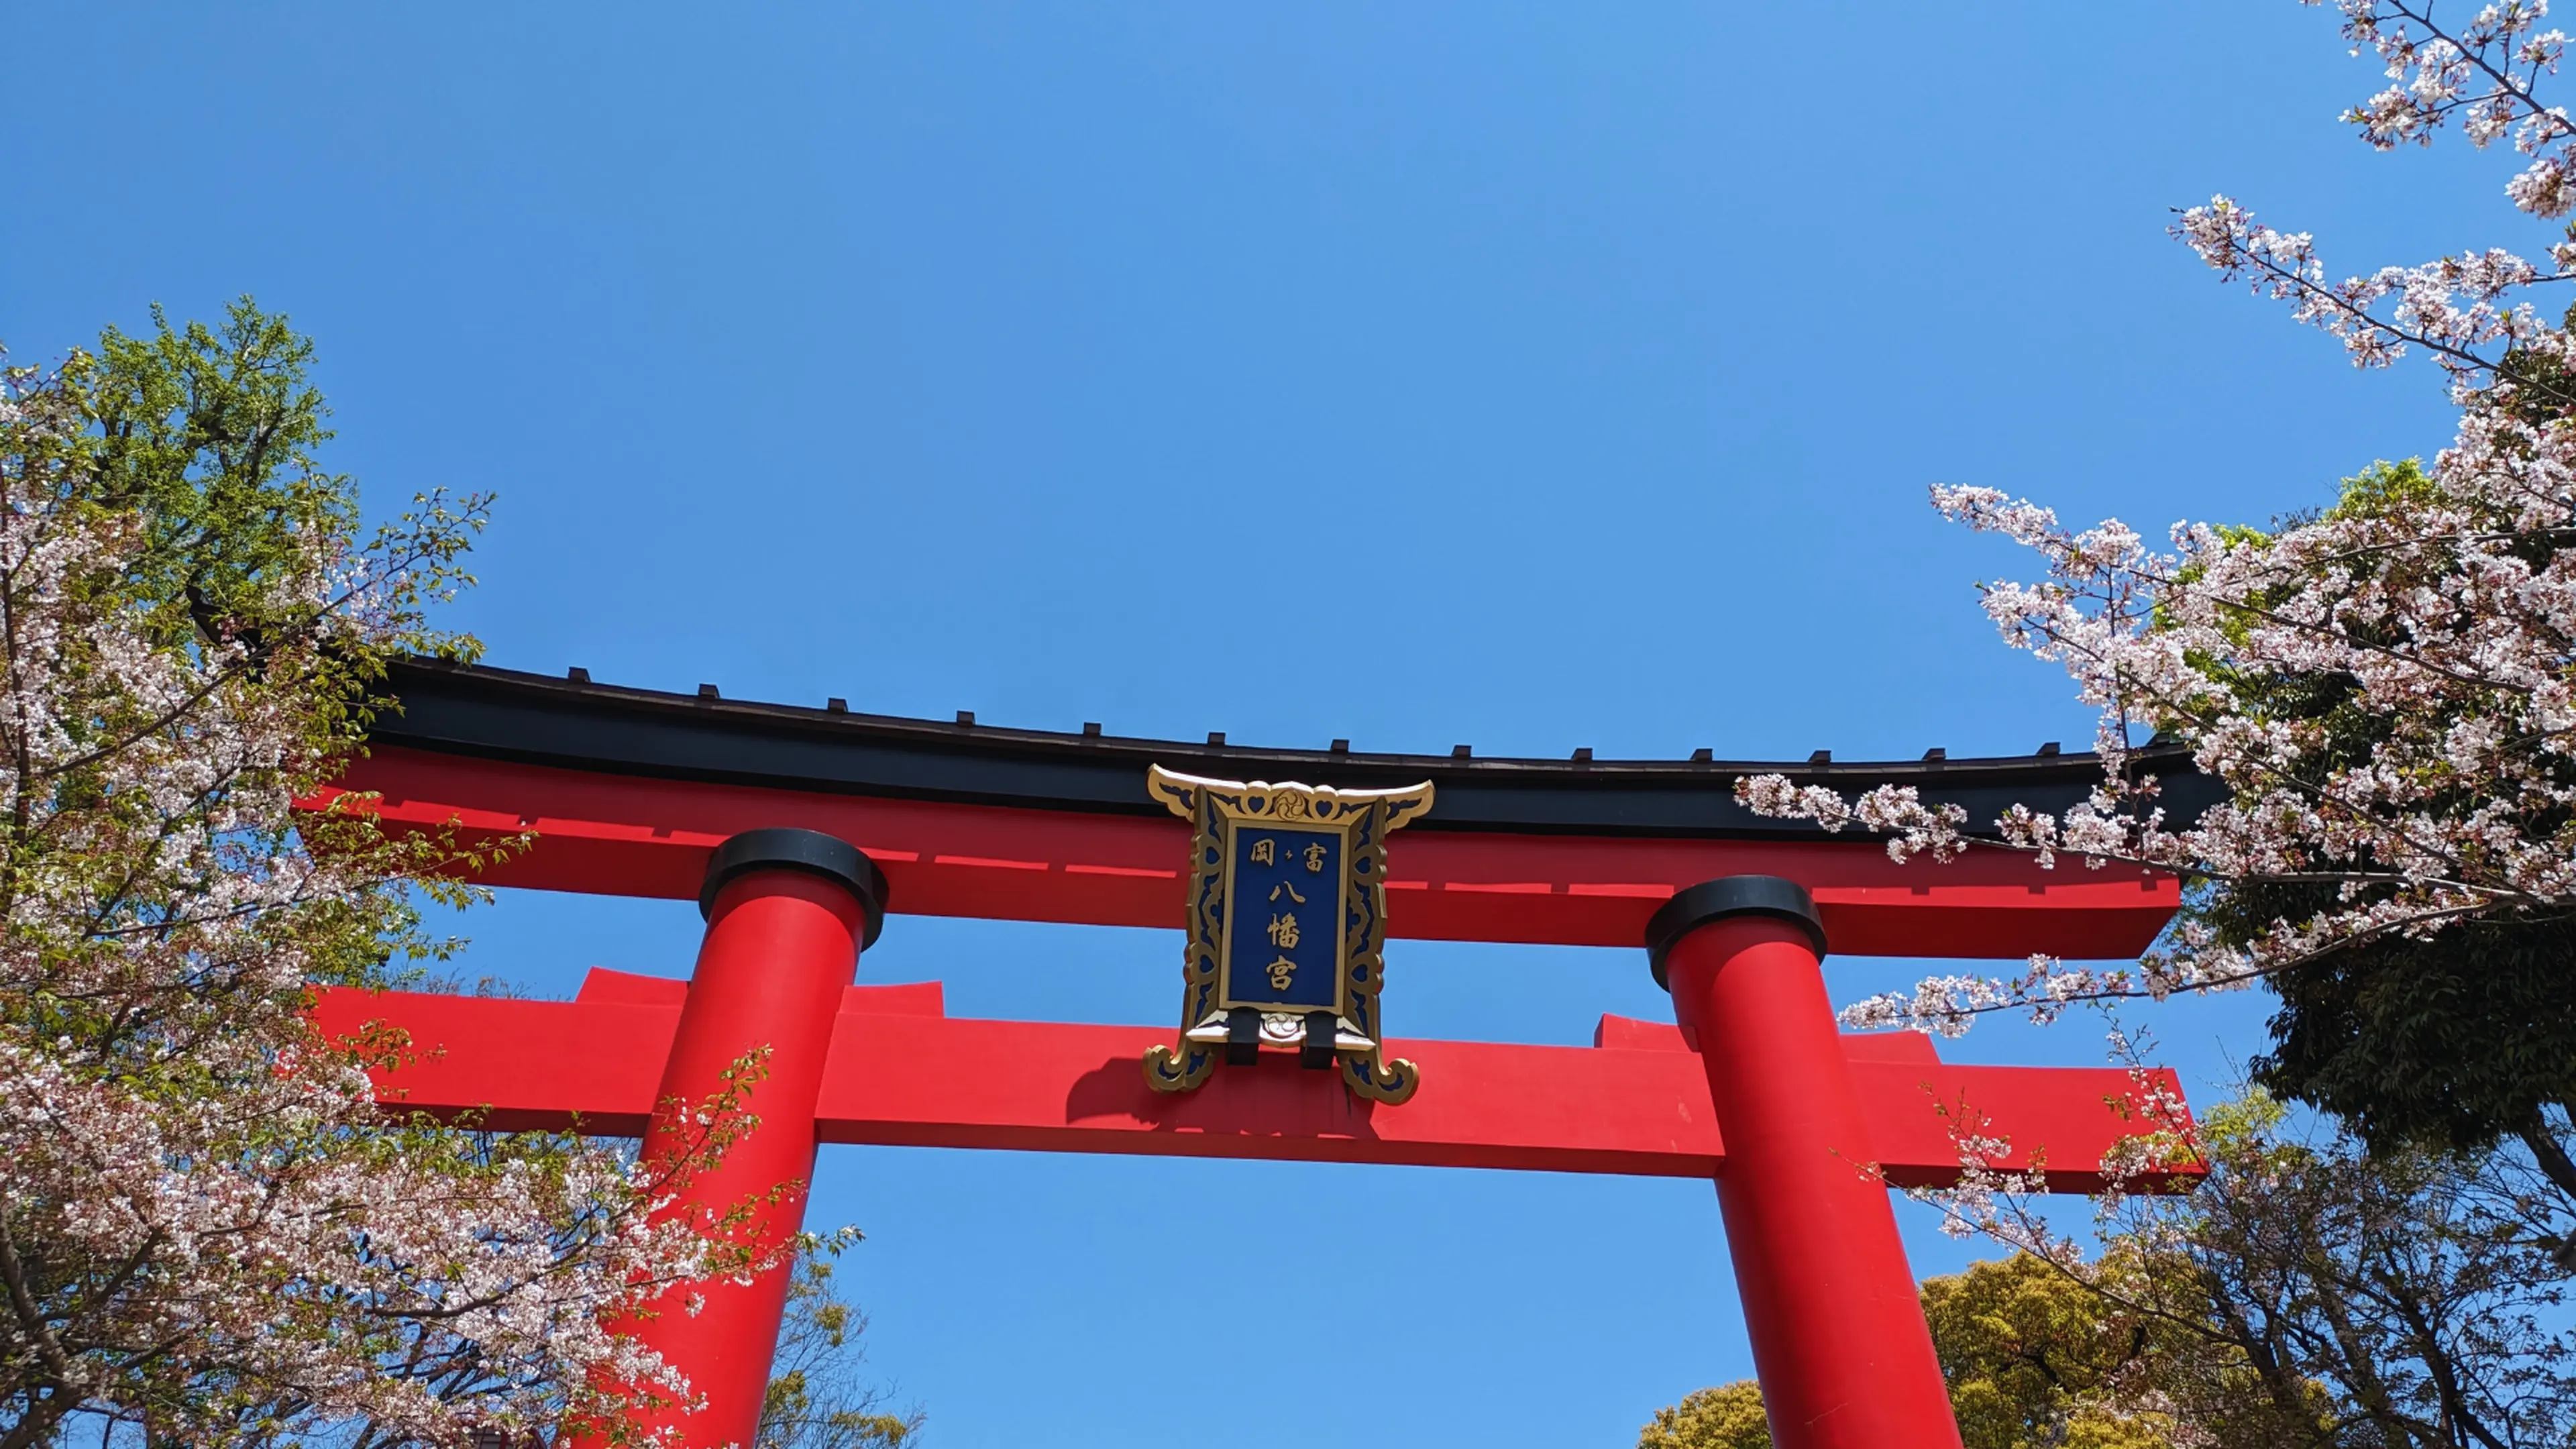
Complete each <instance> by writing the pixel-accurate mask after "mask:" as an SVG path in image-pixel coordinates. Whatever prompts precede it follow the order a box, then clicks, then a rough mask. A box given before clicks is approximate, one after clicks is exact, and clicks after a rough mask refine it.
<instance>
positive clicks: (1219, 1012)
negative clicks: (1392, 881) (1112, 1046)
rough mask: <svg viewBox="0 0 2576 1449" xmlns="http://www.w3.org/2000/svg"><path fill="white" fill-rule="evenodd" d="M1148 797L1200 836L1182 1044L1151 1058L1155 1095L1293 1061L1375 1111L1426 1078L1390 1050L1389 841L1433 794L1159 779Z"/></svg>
mask: <svg viewBox="0 0 2576 1449" xmlns="http://www.w3.org/2000/svg"><path fill="white" fill-rule="evenodd" d="M1147 787H1148V788H1149V789H1150V790H1151V791H1152V792H1153V794H1154V796H1155V798H1157V799H1159V800H1161V801H1162V802H1163V803H1164V804H1165V805H1166V806H1168V807H1170V809H1171V810H1172V812H1173V813H1174V814H1176V815H1178V816H1180V817H1181V818H1182V819H1184V820H1187V821H1189V822H1190V824H1191V826H1192V827H1193V828H1192V831H1191V837H1190V891H1189V907H1188V914H1187V919H1186V921H1185V922H1184V924H1185V925H1186V926H1187V928H1188V931H1189V940H1188V941H1187V943H1186V944H1185V945H1184V947H1183V949H1182V968H1181V979H1182V1000H1181V1012H1182V1019H1181V1041H1180V1045H1179V1046H1178V1047H1177V1048H1175V1047H1164V1046H1158V1047H1155V1048H1153V1049H1152V1050H1151V1051H1149V1052H1148V1053H1147V1054H1146V1057H1145V1079H1146V1080H1147V1081H1148V1082H1149V1083H1151V1084H1152V1085H1153V1086H1154V1088H1155V1090H1157V1091H1165V1092H1184V1091H1189V1090H1191V1089H1193V1088H1196V1087H1198V1086H1199V1085H1201V1084H1202V1083H1204V1082H1205V1081H1206V1080H1207V1079H1208V1075H1209V1073H1211V1072H1212V1071H1214V1070H1215V1068H1216V1066H1217V1064H1218V1062H1219V1061H1220V1060H1223V1061H1228V1062H1234V1063H1242V1064H1248V1063H1251V1062H1254V1061H1257V1060H1258V1059H1259V1054H1260V1052H1261V1051H1262V1050H1263V1049H1265V1048H1267V1049H1273V1050H1294V1051H1296V1052H1297V1054H1298V1057H1299V1061H1300V1063H1301V1064H1302V1065H1305V1066H1308V1067H1313V1068H1318V1069H1323V1068H1330V1069H1333V1070H1337V1071H1339V1072H1340V1073H1341V1076H1342V1080H1343V1083H1344V1084H1345V1085H1346V1086H1348V1087H1349V1088H1350V1090H1351V1091H1352V1092H1354V1093H1356V1094H1358V1095H1360V1096H1362V1097H1366V1098H1368V1099H1370V1100H1372V1101H1381V1102H1401V1101H1403V1100H1404V1099H1405V1098H1407V1097H1410V1096H1412V1095H1413V1089H1414V1087H1415V1085H1416V1084H1417V1083H1418V1081H1419V1079H1420V1078H1419V1074H1418V1073H1417V1072H1416V1071H1415V1069H1414V1066H1413V1064H1412V1063H1411V1062H1406V1061H1395V1062H1389V1061H1386V1060H1384V1059H1383V1054H1382V1053H1381V1051H1380V1049H1379V1044H1378V1043H1379V1031H1378V1000H1377V998H1378V989H1379V985H1380V980H1381V977H1382V974H1383V972H1384V970H1385V953H1386V837H1387V834H1388V833H1389V832H1390V831H1393V830H1395V829H1396V828H1397V827H1399V826H1401V825H1403V824H1405V823H1406V822H1407V821H1410V820H1412V819H1414V818H1416V817H1418V816H1420V815H1421V814H1423V813H1424V812H1425V811H1428V810H1429V809H1430V808H1431V786H1430V785H1429V784H1427V783H1426V784H1421V785H1416V786H1413V787H1412V788H1410V789H1405V790H1336V789H1334V788H1332V787H1330V786H1318V785H1300V784H1295V783H1288V784H1278V785H1273V784H1269V783H1266V782H1262V781H1254V782H1252V783H1250V784H1244V783H1241V782H1238V781H1233V780H1208V779H1202V778H1200V777H1198V776H1195V775H1182V774H1176V773H1174V772H1172V771H1169V770H1165V769H1163V768H1162V767H1161V766H1159V765H1158V766H1155V767H1153V768H1152V769H1151V770H1149V771H1148V772H1147Z"/></svg>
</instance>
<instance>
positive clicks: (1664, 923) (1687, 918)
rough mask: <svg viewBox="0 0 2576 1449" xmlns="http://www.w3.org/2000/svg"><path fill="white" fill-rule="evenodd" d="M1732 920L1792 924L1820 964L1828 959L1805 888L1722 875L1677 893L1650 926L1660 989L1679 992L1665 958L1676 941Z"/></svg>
mask: <svg viewBox="0 0 2576 1449" xmlns="http://www.w3.org/2000/svg"><path fill="white" fill-rule="evenodd" d="M1728 916H1770V917H1772V918H1774V919H1775V920H1783V921H1787V922H1789V923H1790V924H1792V925H1794V926H1796V927H1798V928H1799V929H1800V930H1803V931H1805V932H1806V933H1807V939H1808V940H1809V941H1811V942H1813V943H1814V945H1815V948H1816V955H1817V957H1818V958H1819V959H1822V958H1823V956H1824V954H1825V923H1824V921H1823V919H1822V918H1820V917H1819V916H1817V914H1816V899H1815V897H1813V896H1811V895H1808V894H1807V888H1806V887H1805V886H1802V885H1800V884H1798V883H1797V882H1796V881H1793V880H1782V879H1781V878H1780V877H1778V876H1776V875H1729V876H1720V877H1719V878H1718V879H1716V880H1704V881H1701V882H1700V883H1699V884H1698V885H1695V886H1690V887H1687V888H1686V889H1684V890H1682V891H1680V892H1678V893H1676V894H1675V895H1674V896H1673V898H1672V899H1671V900H1668V901H1666V902H1664V904H1663V906H1662V908H1661V909H1659V910H1657V911H1656V912H1655V914H1654V916H1653V917H1652V918H1651V919H1649V920H1648V921H1647V922H1646V964H1647V965H1648V966H1649V967H1651V968H1652V969H1653V971H1654V973H1655V984H1656V985H1657V986H1660V987H1662V988H1664V989H1665V990H1666V991H1670V990H1672V989H1673V984H1672V982H1670V981H1668V980H1666V979H1665V977H1664V953H1665V952H1667V951H1670V950H1671V949H1672V948H1673V943H1674V942H1676V941H1678V940H1680V939H1681V938H1682V937H1684V936H1687V935H1689V934H1690V933H1691V932H1693V931H1696V930H1698V929H1699V928H1700V927H1702V926H1705V925H1707V924H1708V923H1709V922H1711V921H1716V920H1723V919H1725V918H1726V917H1728Z"/></svg>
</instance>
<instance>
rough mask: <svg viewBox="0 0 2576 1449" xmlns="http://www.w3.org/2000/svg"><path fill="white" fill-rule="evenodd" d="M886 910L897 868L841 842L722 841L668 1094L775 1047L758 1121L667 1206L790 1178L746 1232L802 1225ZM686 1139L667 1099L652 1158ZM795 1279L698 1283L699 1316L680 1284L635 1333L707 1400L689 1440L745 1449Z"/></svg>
mask: <svg viewBox="0 0 2576 1449" xmlns="http://www.w3.org/2000/svg"><path fill="white" fill-rule="evenodd" d="M884 904H885V877H884V876H882V875H880V874H879V873H878V872H877V869H876V867H875V865H874V864H872V863H871V862H870V861H869V860H868V858H867V857H866V856H865V855H862V854H860V853H859V851H858V850H857V849H855V848H854V847H852V846H850V845H848V844H846V843H844V842H842V841H839V840H836V839H834V838H832V837H831V836H828V835H824V834H821V833H819V832H816V831H812V830H751V831H745V832H744V833H742V834H740V835H737V836H735V837H733V838H732V839H730V840H728V841H726V842H725V843H724V844H723V845H722V846H719V847H718V848H717V850H716V853H715V859H714V860H713V862H712V863H710V864H709V866H708V868H707V878H706V884H705V887H704V888H703V889H702V890H701V891H700V893H699V896H698V908H699V910H700V911H701V912H702V913H703V914H704V915H705V916H706V921H707V934H706V938H705V940H704V941H703V942H702V943H701V944H700V945H699V947H698V964H697V970H696V972H695V974H694V975H693V976H692V977H691V978H690V981H689V997H688V1004H687V1005H685V1006H684V1007H682V1008H681V1011H680V1026H679V1033H678V1035H677V1036H676V1037H675V1038H674V1039H673V1040H672V1043H671V1055H670V1058H669V1060H668V1061H667V1062H666V1063H665V1064H664V1065H663V1068H662V1086H661V1090H660V1092H659V1094H658V1095H657V1097H656V1101H657V1102H660V1103H664V1104H667V1103H669V1102H671V1101H673V1100H674V1099H677V1100H678V1101H681V1102H686V1103H691V1104H695V1103H701V1102H703V1101H704V1100H705V1099H706V1098H708V1097H709V1096H712V1095H714V1094H715V1093H717V1092H719V1091H721V1090H723V1088H724V1081H723V1076H722V1074H723V1073H724V1072H725V1070H726V1069H727V1068H728V1067H730V1066H732V1065H733V1063H735V1062H736V1061H738V1060H740V1059H741V1058H742V1057H743V1055H744V1054H745V1053H747V1052H753V1051H757V1050H760V1049H762V1048H767V1049H768V1052H769V1056H768V1061H767V1063H766V1072H765V1074H764V1075H762V1076H761V1077H760V1079H759V1080H758V1082H757V1083H756V1084H755V1085H753V1086H752V1088H751V1090H750V1093H749V1100H748V1101H747V1102H746V1103H745V1104H744V1110H746V1111H748V1112H750V1113H752V1114H753V1115H755V1116H757V1117H758V1118H759V1119H760V1120H759V1125H757V1126H756V1127H754V1128H753V1129H752V1130H751V1131H750V1132H749V1133H748V1134H747V1135H745V1136H743V1137H742V1138H740V1139H738V1140H736V1141H735V1142H734V1143H733V1144H732V1146H731V1147H729V1148H728V1149H727V1150H726V1151H725V1154H724V1156H723V1159H722V1160H721V1161H720V1162H719V1163H717V1165H716V1166H715V1167H714V1168H712V1169H710V1170H706V1171H703V1172H700V1173H698V1174H697V1175H696V1176H695V1177H694V1178H693V1179H692V1180H691V1181H690V1182H689V1185H688V1187H687V1188H686V1189H685V1190H684V1192H683V1193H682V1195H681V1198H680V1200H679V1201H678V1202H676V1203H674V1204H673V1205H672V1208H671V1209H670V1210H671V1211H673V1212H677V1213H698V1212H708V1213H723V1212H726V1211H728V1210H730V1209H732V1208H733V1207H734V1206H736V1205H737V1204H740V1203H743V1202H745V1201H747V1200H761V1199H765V1198H766V1196H767V1194H768V1193H769V1192H770V1191H771V1190H772V1189H774V1188H777V1187H778V1186H779V1185H781V1184H789V1185H791V1190H790V1191H789V1192H788V1193H787V1194H786V1195H785V1196H784V1197H782V1198H781V1199H780V1200H779V1201H777V1202H774V1203H773V1202H767V1201H758V1205H757V1206H755V1207H754V1208H753V1210H752V1216H751V1219H750V1221H749V1222H748V1223H747V1224H745V1225H744V1226H743V1227H741V1228H738V1229H736V1230H735V1231H736V1232H737V1233H738V1234H739V1235H740V1236H741V1237H742V1239H743V1240H745V1241H748V1242H750V1243H752V1244H753V1245H755V1246H756V1247H757V1248H758V1249H760V1250H761V1251H764V1252H766V1251H768V1250H770V1249H774V1248H776V1247H778V1246H779V1245H780V1244H782V1243H784V1242H786V1241H787V1240H788V1239H789V1238H790V1237H792V1236H793V1235H794V1234H795V1233H796V1232H797V1230H798V1229H799V1228H800V1227H801V1226H802V1225H803V1223H804V1219H805V1196H806V1186H807V1183H808V1180H809V1179H810V1178H811V1177H812V1176H813V1172H814V1148H815V1142H814V1107H815V1103H816V1101H817V1100H818V1099H819V1097H820V1095H821V1092H822V1085H823V1063H824V1058H825V1056H826V1055H827V1054H828V1053H829V1052H830V1050H831V1046H832V1022H833V1018H834V1017H835V1016H836V1015H837V1014H838V1013H839V1011H840V1005H841V992H842V988H844V987H846V986H848V985H849V984H850V982H851V980H852V978H853V977H854V976H855V975H856V973H857V969H858V959H859V951H860V949H861V948H862V947H863V946H864V945H867V944H869V943H872V942H874V941H875V939H876V936H877V932H878V931H879V929H881V928H882V926H883V923H884V919H885V913H884ZM690 1140H691V1138H690V1135H689V1128H688V1125H687V1124H686V1123H685V1122H681V1121H675V1120H672V1119H671V1116H670V1113H669V1111H668V1109H667V1106H665V1107H662V1108H657V1110H656V1112H655V1114H654V1119H653V1123H652V1125H651V1126H650V1127H649V1128H648V1129H647V1130H646V1133H645V1137H644V1160H645V1162H646V1163H647V1164H655V1163H665V1162H668V1161H670V1160H671V1159H672V1158H673V1157H674V1156H675V1155H677V1154H680V1153H684V1152H686V1151H687V1150H688V1148H689V1143H690ZM788 1273H789V1268H788V1265H785V1264H781V1265H780V1266H778V1267H776V1268H773V1269H771V1270H770V1271H769V1272H766V1273H763V1274H761V1275H760V1276H759V1277H757V1278H755V1279H753V1280H752V1281H751V1282H750V1283H749V1284H739V1283H734V1282H729V1281H719V1282H714V1283H708V1284H705V1285H703V1286H700V1287H698V1288H696V1289H694V1290H693V1291H698V1292H702V1293H704V1295H705V1297H706V1306H705V1308H704V1309H702V1310H701V1311H700V1312H698V1313H697V1314H696V1315H694V1316H691V1315H689V1314H688V1313H687V1312H686V1310H685V1307H684V1301H683V1294H682V1293H680V1292H674V1293H672V1294H670V1295H668V1296H667V1297H666V1299H665V1301H664V1302H663V1303H662V1304H661V1305H660V1316H659V1317H657V1318H654V1319H652V1320H649V1321H647V1322H645V1323H643V1324H642V1325H641V1326H640V1327H639V1329H638V1330H637V1334H638V1337H640V1338H641V1339H642V1340H643V1341H644V1342H645V1343H646V1344H648V1345H649V1346H651V1347H652V1348H654V1349H657V1350H659V1351H660V1353H661V1354H662V1357H663V1358H664V1359H665V1360H666V1361H667V1362H670V1363H672V1364H673V1365H675V1366H677V1367H678V1368H679V1370H680V1371H681V1372H682V1373H684V1374H686V1375H688V1379H689V1386H690V1388H691V1390H692V1391H693V1392H696V1393H699V1394H703V1395H705V1396H706V1408H705V1409H704V1410H703V1411H702V1412H699V1413H696V1414H689V1415H680V1416H671V1417H669V1418H668V1419H667V1422H669V1423H672V1424H674V1425H677V1426H679V1427H680V1430H681V1436H682V1438H683V1440H684V1441H685V1442H686V1443H687V1444H689V1445H691V1446H714V1445H721V1444H735V1445H740V1446H743V1449H749V1446H750V1444H751V1443H752V1437H753V1434H754V1431H755V1430H756V1429H757V1428H758V1426H759V1423H760V1403H761V1396H762V1394H763V1393H764V1392H765V1391H766V1389H767V1388H768V1385H769V1364H770V1357H771V1354H772V1352H773V1351H774V1350H775V1349H776V1347H777V1344H778V1327H779V1320H780V1318H781V1316H782V1314H783V1313H784V1310H785V1305H786V1301H787V1280H788Z"/></svg>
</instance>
